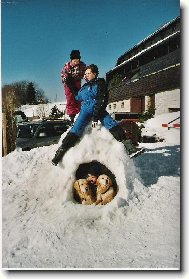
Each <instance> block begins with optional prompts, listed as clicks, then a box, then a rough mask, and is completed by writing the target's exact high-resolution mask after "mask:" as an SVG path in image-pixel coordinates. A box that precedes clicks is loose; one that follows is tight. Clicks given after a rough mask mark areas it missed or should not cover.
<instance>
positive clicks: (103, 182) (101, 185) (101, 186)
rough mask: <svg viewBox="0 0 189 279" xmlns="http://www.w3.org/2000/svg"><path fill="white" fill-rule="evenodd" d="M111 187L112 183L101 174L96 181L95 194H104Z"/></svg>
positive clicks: (107, 177)
mask: <svg viewBox="0 0 189 279" xmlns="http://www.w3.org/2000/svg"><path fill="white" fill-rule="evenodd" d="M111 186H112V181H111V179H110V178H109V176H107V175H106V174H101V175H100V176H99V177H98V179H97V192H98V193H104V192H106V191H107V190H108V189H109V188H110V187H111Z"/></svg>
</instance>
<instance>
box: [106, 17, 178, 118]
mask: <svg viewBox="0 0 189 279" xmlns="http://www.w3.org/2000/svg"><path fill="white" fill-rule="evenodd" d="M106 80H107V83H108V88H109V104H108V107H107V110H108V112H109V113H115V112H133V113H142V112H144V111H146V110H148V109H149V108H151V109H154V110H155V114H161V113H166V112H172V111H177V110H180V17H177V18H176V19H174V20H173V21H171V22H169V23H167V24H165V25H164V26H162V27H161V28H160V29H158V30H157V31H156V32H154V33H153V34H151V35H150V36H148V37H147V38H145V39H144V40H143V41H141V42H140V43H138V44H137V45H136V46H134V47H133V48H132V49H130V50H129V51H127V52H125V53H124V54H123V55H122V56H121V57H119V58H118V60H117V64H116V66H115V67H114V68H113V69H112V70H111V71H109V72H108V73H107V74H106Z"/></svg>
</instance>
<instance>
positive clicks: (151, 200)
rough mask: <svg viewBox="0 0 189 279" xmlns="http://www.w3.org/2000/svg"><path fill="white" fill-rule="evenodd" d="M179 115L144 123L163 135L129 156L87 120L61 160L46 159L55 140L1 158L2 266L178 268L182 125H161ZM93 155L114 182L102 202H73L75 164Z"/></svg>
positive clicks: (164, 116)
mask: <svg viewBox="0 0 189 279" xmlns="http://www.w3.org/2000/svg"><path fill="white" fill-rule="evenodd" d="M177 115H178V113H170V114H164V115H160V116H157V117H155V118H154V119H151V120H148V121H147V122H146V123H145V128H144V132H143V134H145V133H152V134H154V133H156V134H158V135H160V136H162V137H163V138H164V141H163V142H157V143H140V146H144V147H145V148H146V152H145V153H144V154H142V155H141V156H139V157H137V158H134V159H133V160H132V159H130V158H129V157H128V156H127V154H126V153H125V151H124V147H123V145H122V144H121V143H119V142H117V141H116V140H115V139H113V137H112V135H111V134H110V133H109V132H108V131H107V130H106V129H105V128H103V127H101V126H100V125H99V126H98V127H97V128H93V129H92V128H91V127H89V126H88V127H87V128H86V130H85V134H84V136H83V137H82V139H81V141H80V143H79V144H77V145H76V146H75V147H73V148H71V149H70V150H69V151H68V152H67V153H66V155H65V156H64V159H63V161H62V162H61V163H60V164H59V165H58V166H54V165H52V164H51V159H52V158H53V156H54V153H55V151H56V150H57V148H58V146H59V144H60V143H59V144H55V145H51V146H46V147H40V148H36V149H33V150H31V151H24V152H23V151H16V150H15V151H14V152H12V153H10V154H8V155H7V156H6V157H4V158H3V159H2V168H3V170H2V267H3V268H4V269H9V270H10V269H19V270H20V269H21V270H23V269H29V270H31V269H32V270H33V269H34V270H46V269H47V270H49V269H55V270H56V269H58V270H80V269H81V270H101V269H103V270H114V269H116V270H117V269H118V270H133V269H134V270H138V269H139V270H142V269H144V270H156V269H163V270H170V269H171V270H179V269H180V129H170V130H168V129H167V128H162V126H161V125H162V123H167V122H168V121H170V117H171V119H174V118H176V117H177ZM162 121H163V122H162ZM66 133H67V132H66ZM66 133H64V134H63V136H62V138H63V137H65V135H66ZM92 160H97V161H99V162H100V163H102V164H104V165H105V166H106V167H107V168H108V169H109V170H110V171H111V172H112V173H113V174H114V175H115V177H116V182H117V185H118V187H119V191H118V193H117V195H116V197H115V198H114V200H113V201H112V202H111V203H108V204H107V205H105V206H102V205H98V206H95V205H82V204H78V203H76V202H75V201H74V199H73V196H72V185H73V182H74V181H75V172H76V170H77V169H78V167H79V165H80V164H82V163H87V162H91V161H92Z"/></svg>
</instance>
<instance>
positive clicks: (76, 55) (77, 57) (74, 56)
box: [70, 50, 81, 60]
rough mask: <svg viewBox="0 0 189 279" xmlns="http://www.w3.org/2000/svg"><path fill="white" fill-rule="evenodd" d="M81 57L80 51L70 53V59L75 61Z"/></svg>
mask: <svg viewBox="0 0 189 279" xmlns="http://www.w3.org/2000/svg"><path fill="white" fill-rule="evenodd" d="M80 58H81V56H80V51H79V50H72V51H71V53H70V59H71V60H73V59H80Z"/></svg>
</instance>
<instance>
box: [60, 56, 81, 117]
mask: <svg viewBox="0 0 189 279" xmlns="http://www.w3.org/2000/svg"><path fill="white" fill-rule="evenodd" d="M85 68H86V64H85V63H84V62H82V61H80V63H79V65H77V66H72V65H71V61H70V62H67V63H66V64H65V65H64V67H63V69H62V72H61V78H62V83H63V84H64V90H65V95H66V113H67V114H68V115H71V114H77V113H79V112H80V108H81V102H80V101H76V99H75V97H74V94H73V92H72V90H71V88H70V87H68V85H67V84H66V79H67V78H68V77H70V76H71V77H72V82H73V87H75V88H77V90H79V89H80V88H81V80H82V78H83V76H84V73H85Z"/></svg>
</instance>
